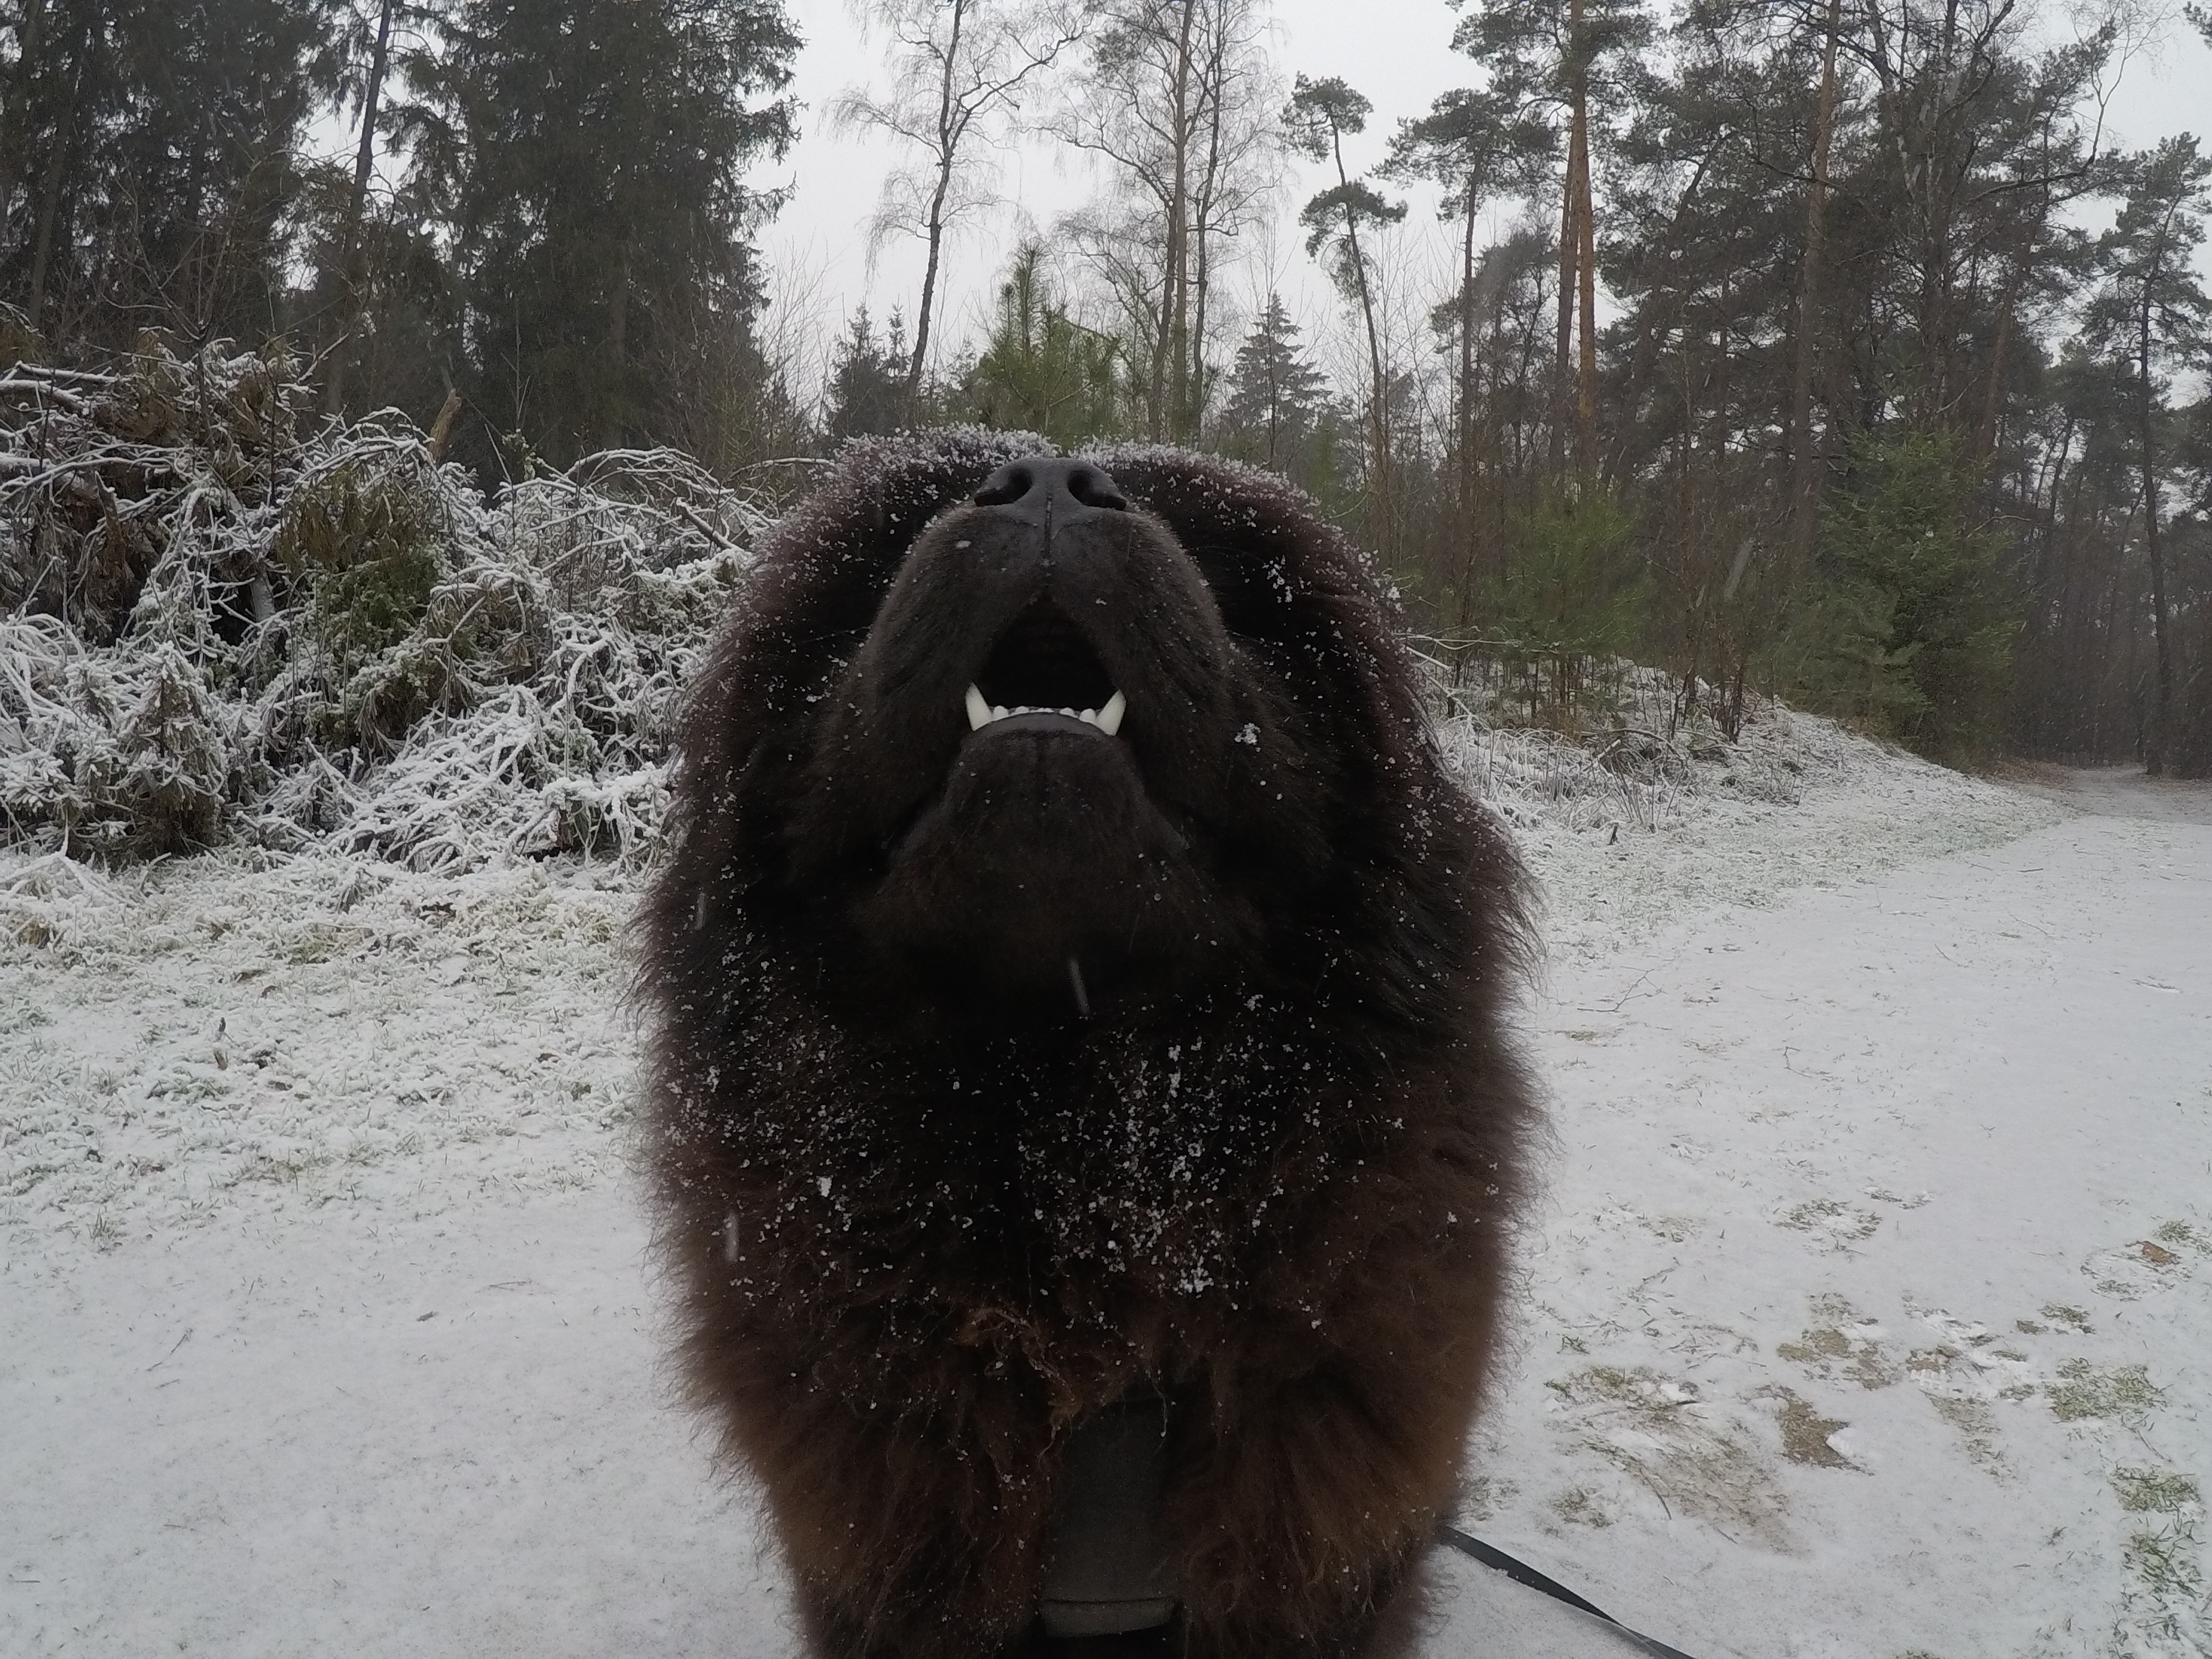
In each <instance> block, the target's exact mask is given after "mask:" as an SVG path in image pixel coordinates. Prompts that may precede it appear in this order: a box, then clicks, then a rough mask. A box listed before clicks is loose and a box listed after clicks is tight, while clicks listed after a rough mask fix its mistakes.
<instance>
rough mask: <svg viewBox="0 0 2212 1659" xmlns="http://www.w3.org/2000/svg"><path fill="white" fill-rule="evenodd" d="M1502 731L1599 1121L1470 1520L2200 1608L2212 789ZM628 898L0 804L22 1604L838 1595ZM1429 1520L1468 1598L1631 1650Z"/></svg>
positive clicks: (1757, 1647) (1581, 1126)
mask: <svg viewBox="0 0 2212 1659" xmlns="http://www.w3.org/2000/svg"><path fill="white" fill-rule="evenodd" d="M1453 741H1454V743H1455V757H1456V758H1457V759H1458V760H1459V762H1460V763H1462V765H1463V766H1465V767H1466V768H1468V770H1469V771H1470V773H1471V774H1472V775H1474V776H1475V777H1476V778H1477V779H1478V780H1479V781H1482V782H1484V783H1485V785H1486V787H1488V788H1490V789H1491V790H1492V793H1494V794H1495V796H1496V797H1497V799H1498V800H1499V802H1500V804H1501V807H1502V808H1503V809H1504V810H1505V811H1508V813H1509V815H1510V816H1512V817H1515V819H1516V823H1519V825H1520V826H1521V829H1522V836H1523V841H1524V844H1525V845H1526V846H1527V848H1528V851H1529V854H1530V857H1531V860H1532V861H1533V862H1534V864H1535V866H1537V868H1538V870H1539V872H1541V875H1542V876H1543V878H1545V881H1546V884H1547V891H1548V893H1549V896H1550V902H1549V907H1548V909H1547V919H1546V930H1547V938H1548V939H1549V941H1550V944H1551V950H1550V954H1549V965H1548V968H1547V972H1546V975H1545V977H1544V983H1543V985H1542V987H1541V994H1539V995H1538V996H1537V997H1536V998H1534V1000H1532V1001H1531V1003H1530V1005H1529V1008H1528V1018H1527V1025H1528V1034H1529V1041H1530V1042H1531V1044H1532V1046H1533V1048H1534V1053H1535V1055H1536V1058H1537V1060H1538V1061H1539V1064H1540V1066H1541V1069H1542V1072H1543V1073H1544V1075H1545V1077H1546V1078H1547V1081H1548V1083H1549V1085H1550V1088H1551V1091H1552V1097H1553V1114H1554V1123H1555V1127H1556V1131H1557V1143H1556V1146H1555V1148H1554V1156H1553V1160H1552V1164H1551V1169H1550V1176H1551V1179H1550V1186H1549V1193H1548V1196H1547V1200H1546V1202H1545V1204H1544V1205H1543V1206H1542V1208H1541V1211H1540V1212H1539V1213H1538V1214H1537V1215H1536V1216H1535V1217H1534V1219H1533V1222H1532V1225H1531V1229H1530V1234H1529V1237H1528V1248H1527V1250H1526V1253H1525V1261H1526V1269H1527V1284H1526V1299H1525V1308H1524V1312H1523V1316H1522V1322H1521V1327H1520V1333H1519V1338H1518V1342H1517V1346H1516V1354H1515V1358H1514V1362H1513V1364H1511V1365H1510V1367H1509V1369H1508V1372H1507V1375H1506V1376H1505V1379H1504V1383H1503V1385H1502V1387H1501V1389H1500V1392H1499V1395H1498V1400H1497V1402H1496V1405H1495V1407H1494V1408H1493V1409H1492V1412H1491V1413H1490V1414H1489V1415H1488V1417H1487V1418H1486V1421H1485V1425H1484V1429H1483V1431H1482V1433H1481V1435H1480V1443H1479V1444H1478V1447H1477V1449H1476V1452H1477V1455H1476V1459H1475V1462H1474V1474H1475V1476H1476V1480H1475V1483H1474V1487H1473V1489H1472V1491H1471V1493H1470V1500H1469V1505H1468V1521H1469V1523H1470V1524H1471V1525H1472V1526H1473V1527H1474V1529H1475V1530H1476V1531H1478V1532H1479V1533H1480V1534H1482V1535H1484V1536H1486V1537H1488V1538H1490V1539H1492V1541H1496V1542H1498V1543H1500V1544H1502V1545H1504V1546H1505V1547H1508V1548H1510V1549H1512V1550H1514V1551H1515V1553H1518V1554H1521V1555H1522V1556H1523V1557H1524V1558H1526V1559H1529V1560H1531V1561H1533V1562H1534V1563H1536V1564H1537V1565H1541V1566H1543V1567H1545V1568H1547V1570H1548V1571H1552V1572H1553V1574H1554V1575H1555V1576H1557V1577H1561V1578H1564V1579H1565V1580H1566V1581H1567V1582H1569V1583H1571V1584H1573V1585H1575V1586H1576V1587H1577V1588H1578V1589H1581V1590H1583V1593H1585V1594H1586V1595H1589V1596H1590V1597H1591V1598H1592V1599H1593V1600H1595V1601H1597V1602H1599V1603H1600V1604H1601V1605H1602V1606H1605V1607H1608V1608H1610V1609H1611V1610H1613V1611H1614V1612H1615V1613H1619V1614H1620V1615H1621V1616H1622V1617H1624V1618H1626V1619H1628V1620H1630V1621H1631V1622H1632V1623H1636V1624H1638V1625H1640V1626H1643V1627H1644V1628H1645V1629H1647V1630H1650V1632H1652V1633H1653V1634H1655V1635H1657V1636H1659V1637H1662V1638H1664V1639H1666V1640H1668V1641H1670V1642H1672V1643H1674V1644H1676V1645H1678V1646H1680V1647H1681V1648H1683V1649H1685V1650H1687V1651H1689V1652H1691V1653H1693V1654H1697V1655H1699V1656H1700V1659H1719V1656H1726V1655H1738V1656H1753V1655H1758V1656H1791V1659H1797V1656H1802V1659H1860V1656H1865V1659H1930V1656H1935V1659H1981V1656H1986V1659H2042V1656H2069V1655H2077V1654H2078V1655H2098V1656H2103V1655H2110V1654H2118V1655H2124V1656H2152V1655H2156V1656H2161V1659H2165V1656H2173V1659H2184V1656H2204V1655H2212V1615H2208V1613H2207V1611H2206V1604H2205V1600H2204V1598H2205V1595H2206V1591H2207V1581H2206V1556H2207V1539H2206V1533H2207V1528H2206V1524H2205V1519H2204V1504H2203V1488H2204V1486H2205V1485H2206V1483H2207V1482H2212V791H2208V790H2206V789H2204V788H2203V787H2195V788H2190V787H2179V786H2169V787H2163V788H2154V787H2150V786H2147V785H2145V784H2144V783H2142V781H2141V780H2139V779H2133V780H2130V779H2129V778H2126V777H2124V776H2116V775H2090V776H2087V777H2081V776H2079V775H2076V776H2071V777H2069V776H2063V775H2048V776H2045V777H2042V778H2040V779H2034V780H2029V781H2027V783H2026V784H2025V785H2024V786H2023V787H2019V788H2013V787H2001V786H1998V785H1996V784H1992V783H1989V782H1985V781H1975V780H1971V779H1966V778H1962V777H1960V776H1958V775H1954V774H1951V773H1947V772H1943V771H1941V770H1939V769H1935V768H1932V767H1928V766H1925V765H1923V764H1921V763H1917V762H1914V761H1911V760H1909V759H1905V758H1904V757H1898V756H1895V755H1892V754H1888V753H1886V752H1884V751H1881V750H1876V749H1875V748H1873V747H1872V746H1871V745H1868V744H1862V743H1859V742H1857V740H1856V739H1852V738H1847V737H1845V736H1844V735H1843V734H1840V733H1838V732H1835V731H1834V729H1833V728H1832V727H1829V726H1826V725H1825V723H1822V722H1818V721H1809V720H1801V721H1797V722H1795V723H1794V724H1793V723H1791V722H1789V721H1787V720H1784V721H1781V722H1780V723H1779V724H1770V725H1769V726H1765V727H1762V728H1758V729H1754V730H1753V731H1752V732H1748V733H1747V739H1746V743H1745V744H1744V745H1742V747H1741V749H1740V750H1732V751H1730V752H1729V754H1728V755H1726V756H1721V757H1716V758H1714V759H1713V760H1712V761H1711V763H1710V764H1706V765H1702V766H1700V767H1698V768H1695V769H1691V770H1690V771H1688V772H1683V773H1680V775H1674V774H1668V775H1656V774H1655V775H1654V776H1655V778H1656V781H1649V782H1647V783H1644V784H1638V783H1637V782H1636V781H1634V779H1633V778H1632V777H1630V778H1627V779H1626V781H1620V782H1619V783H1618V785H1617V787H1616V785H1615V784H1614V783H1613V781H1610V780H1609V778H1608V779H1601V780H1598V781H1597V782H1596V784H1595V785H1593V784H1591V783H1590V782H1589V781H1588V780H1585V781H1583V783H1580V784H1577V783H1576V782H1575V781H1574V780H1573V779H1572V778H1571V777H1567V776H1566V775H1565V774H1566V773H1567V772H1571V770H1572V769H1573V768H1574V767H1575V766H1577V765H1580V764H1581V762H1579V761H1577V760H1575V759H1574V758H1572V757H1567V756H1565V755H1564V753H1563V752H1560V751H1553V750H1545V749H1544V748H1543V746H1542V744H1541V743H1539V742H1537V741H1536V740H1534V739H1529V738H1522V737H1520V736H1516V735H1514V734H1487V735H1485V734H1481V733H1478V732H1474V730H1473V729H1472V728H1467V729H1464V730H1462V731H1460V732H1457V733H1456V734H1455V737H1454V738H1453ZM1678 770H1679V769H1678ZM603 883H604V884H603ZM628 903H629V897H628V895H627V893H626V892H625V891H624V890H623V887H622V885H621V884H620V883H618V882H617V881H616V880H615V878H613V877H612V875H611V873H610V872H607V871H606V870H605V868H604V867H599V868H593V867H592V866H583V867H576V866H524V867H521V868H511V869H505V870H484V871H480V872H477V873H474V874H471V875H465V876H460V877H453V878H440V877H432V876H423V875H416V874H413V873H410V872H402V871H396V870H393V869H392V868H389V867H386V866H376V865H373V864H366V863H362V862H358V861H356V860H345V859H338V858H322V857H315V856H309V857H302V858H301V859H297V860H290V861H287V862H281V863H264V861H263V855H259V854H250V853H239V854H221V855H216V856H210V857H206V858H202V859H197V860H189V861H179V862H174V863H168V864H163V865H158V866H153V867H152V868H151V869H149V870H147V871H145V872H142V873H139V874H131V875H122V876H97V875H93V874H90V873H88V872H85V871H83V870H82V869H81V868H80V867H78V866H70V865H64V864H62V863H60V862H58V861H57V860H39V861H27V860H23V859H21V858H20V857H19V858H16V859H15V860H12V861H8V860H0V1568H4V1580H0V1653H5V1654H8V1655H9V1656H13V1655H15V1654H17V1653H21V1654H25V1655H31V1654H45V1653H49V1652H52V1653H85V1654H114V1655H124V1654H141V1653H147V1654H150V1653H154V1652H157V1651H159V1652H170V1651H195V1650H197V1651H208V1652H213V1653H218V1654H222V1655H224V1656H227V1659H228V1656H248V1655H258V1654H271V1655H275V1654H283V1655H296V1654H314V1653H324V1652H345V1653H347V1654H349V1655H358V1656H374V1655H386V1654H390V1655H408V1656H444V1655H454V1656H459V1655H464V1654H465V1655H468V1656H471V1659H494V1656H505V1655H515V1656H523V1655H528V1656H531V1659H543V1656H566V1655H575V1656H586V1655H593V1656H596V1655H603V1654H610V1653H623V1654H631V1655H638V1656H659V1655H665V1656H675V1655H690V1654H698V1655H707V1654H714V1655H720V1656H736V1659H750V1656H761V1659H768V1656H783V1655H788V1654H790V1653H792V1652H793V1651H794V1647H793V1641H792V1638H791V1635H790V1632H789V1629H788V1625H787V1619H786V1617H785V1613H784V1607H785V1604H786V1601H787V1592H786V1590H785V1589H784V1587H783V1581H782V1576H781V1567H780V1565H779V1563H778V1562H777V1560H776V1559H775V1556H774V1554H773V1553H772V1552H770V1551H769V1550H768V1549H766V1548H765V1547H763V1544H762V1542H761V1541H760V1539H759V1537H758V1535H757V1532H756V1529H755V1526H754V1522H753V1518H752V1511H751V1509H750V1504H748V1502H747V1500H746V1498H745V1496H744V1492H742V1491H741V1490H736V1489H732V1488H729V1487H726V1486H720V1485H718V1484H717V1483H716V1481H715V1480H714V1479H713V1477H712V1475H711V1474H710V1471H709V1470H708V1467H707V1463H706V1454H705V1449H704V1445H703V1443H702V1440H701V1439H700V1437H699V1436H698V1435H697V1433H696V1429H695V1425H693V1424H692V1423H691V1422H690V1420H689V1419H686V1418H685V1417H684V1416H683V1415H682V1414H681V1413H678V1411H677V1410H675V1409H674V1408H673V1407H671V1404H670V1403H669V1389H668V1386H667V1376H666V1372H665V1367H664V1364H663V1361H662V1359H661V1353H660V1343H659V1327H658V1316H657V1314H656V1311H655V1306H654V1302H653V1285H652V1281H651V1279H650V1276H649V1272H648V1267H647V1262H646V1261H645V1258H644V1242H645V1238H644V1229H643V1226H642V1225H641V1220H640V1218H639V1215H638V1212H637V1208H636V1204H635V1194H634V1189H633V1185H632V1182H631V1181H630V1178H629V1174H628V1170H627V1164H626V1152H627V1142H626V1139H625V1125H626V1123H627V1121H628V1116H629V1106H628V1100H627V1094H626V1091H627V1088H628V1086H629V1083H628V1079H629V1032H628V1028H627V1026H626V1024H625V1023H624V1021H623V1018H622V1015H621V1013H620V1011H619V1009H618V1007H617V996H618V993H619V990H620V987H621V984H622V961H621V957H620V939H619V933H620V927H621V924H622V921H623V915H624V914H625V911H626V908H627V906H628ZM1439 1577H1440V1580H1441V1591H1442V1593H1441V1594H1440V1595H1439V1598H1438V1603H1437V1605H1438V1620H1439V1623H1438V1627H1437V1632H1436V1635H1435V1637H1434V1638H1433V1640H1432V1642H1431V1650H1432V1651H1433V1652H1434V1653H1435V1654H1437V1655H1438V1656H1447V1655H1451V1656H1457V1655H1462V1654H1473V1653H1478V1652H1480V1653H1483V1654H1486V1655H1494V1656H1497V1659H1536V1656H1545V1659H1551V1656H1559V1659H1565V1656H1570V1655H1573V1656H1587V1655H1593V1654H1596V1653H1601V1652H1613V1651H1620V1652H1623V1653H1626V1652H1627V1651H1629V1650H1627V1649H1626V1647H1622V1646H1619V1645H1618V1644H1614V1643H1613V1641H1612V1638H1607V1637H1606V1636H1604V1635H1603V1634H1602V1633H1601V1632H1598V1630H1597V1629H1596V1627H1595V1626H1593V1625H1591V1624H1589V1622H1588V1621H1586V1620H1583V1619H1582V1618H1581V1617H1580V1616H1579V1615H1575V1614H1572V1613H1566V1612H1565V1611H1563V1610H1558V1609H1555V1608H1553V1607H1552V1606H1551V1605H1550V1604H1548V1603H1545V1602H1542V1601H1541V1600H1539V1599H1538V1598H1535V1597H1534V1596H1533V1595H1531V1594H1530V1593H1528V1592H1526V1591H1523V1590H1521V1589H1516V1588H1515V1587H1513V1586H1511V1585H1510V1584H1507V1583H1504V1581H1503V1580H1502V1579H1500V1578H1498V1577H1497V1576H1495V1575H1492V1574H1490V1573H1487V1572H1485V1571H1483V1570H1481V1569H1480V1568H1477V1567H1474V1566H1472V1565H1468V1564H1466V1563H1463V1562H1459V1561H1456V1560H1452V1561H1445V1562H1443V1563H1441V1564H1440V1565H1439Z"/></svg>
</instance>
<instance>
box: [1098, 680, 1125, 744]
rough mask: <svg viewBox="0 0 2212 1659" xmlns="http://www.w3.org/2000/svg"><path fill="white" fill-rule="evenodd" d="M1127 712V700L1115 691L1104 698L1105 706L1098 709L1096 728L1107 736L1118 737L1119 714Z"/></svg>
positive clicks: (1119, 728)
mask: <svg viewBox="0 0 2212 1659" xmlns="http://www.w3.org/2000/svg"><path fill="white" fill-rule="evenodd" d="M1128 712H1129V700H1128V699H1127V697H1125V696H1122V695H1121V693H1120V692H1119V691H1116V692H1115V694H1114V695H1113V696H1110V697H1109V698H1107V699H1106V706H1105V707H1104V708H1102V709H1100V710H1099V711H1098V729H1099V730H1100V731H1101V732H1104V733H1105V734H1106V735H1107V736H1108V737H1109V738H1113V737H1119V736H1120V735H1121V716H1122V715H1124V714H1127V713H1128Z"/></svg>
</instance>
